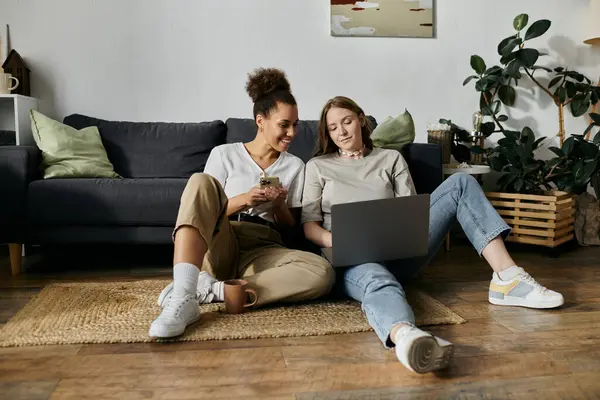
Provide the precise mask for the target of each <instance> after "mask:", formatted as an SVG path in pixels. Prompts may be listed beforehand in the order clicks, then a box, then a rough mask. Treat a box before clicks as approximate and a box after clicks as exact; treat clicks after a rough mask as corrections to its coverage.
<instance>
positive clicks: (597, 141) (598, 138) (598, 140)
mask: <svg viewBox="0 0 600 400" xmlns="http://www.w3.org/2000/svg"><path fill="white" fill-rule="evenodd" d="M593 142H594V144H600V131H598V133H596V136H594V140H593Z"/></svg>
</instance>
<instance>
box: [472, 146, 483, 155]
mask: <svg viewBox="0 0 600 400" xmlns="http://www.w3.org/2000/svg"><path fill="white" fill-rule="evenodd" d="M471 153H473V154H485V150H484V149H483V148H482V147H481V146H473V147H471Z"/></svg>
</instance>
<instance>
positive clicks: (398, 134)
mask: <svg viewBox="0 0 600 400" xmlns="http://www.w3.org/2000/svg"><path fill="white" fill-rule="evenodd" d="M371 139H372V140H373V146H375V147H382V148H384V149H394V150H398V151H400V150H402V148H403V147H404V146H405V145H407V144H409V143H412V142H414V140H415V123H414V121H413V118H412V115H410V113H409V112H408V110H404V112H403V113H402V114H400V115H398V116H397V117H394V118H392V117H387V118H386V119H385V120H384V121H383V122H382V123H381V124H379V125H377V127H376V128H375V130H374V131H373V133H372V134H371Z"/></svg>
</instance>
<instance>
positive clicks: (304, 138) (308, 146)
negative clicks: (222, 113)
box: [225, 116, 377, 163]
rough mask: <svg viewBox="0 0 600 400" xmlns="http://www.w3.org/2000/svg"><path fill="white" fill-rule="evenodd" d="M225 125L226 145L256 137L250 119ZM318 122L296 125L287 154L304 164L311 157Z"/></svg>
mask: <svg viewBox="0 0 600 400" xmlns="http://www.w3.org/2000/svg"><path fill="white" fill-rule="evenodd" d="M368 118H369V120H370V121H371V123H372V124H373V128H375V127H376V126H377V121H376V120H375V118H373V117H371V116H369V117H368ZM225 124H226V125H227V139H226V140H227V143H236V142H244V143H245V142H249V141H251V140H252V139H254V137H255V136H256V124H255V122H254V120H253V119H251V118H229V119H227V121H225ZM318 125H319V121H316V120H307V121H302V120H301V121H300V122H299V123H298V131H297V133H296V138H295V139H294V141H292V144H291V145H290V149H289V152H290V153H291V154H293V155H295V156H297V157H300V158H301V159H302V161H304V162H305V163H306V162H307V161H308V160H310V159H311V158H312V157H313V154H314V153H315V149H316V148H315V146H316V144H317V136H318V131H317V128H318Z"/></svg>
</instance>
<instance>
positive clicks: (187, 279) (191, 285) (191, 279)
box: [173, 263, 200, 295]
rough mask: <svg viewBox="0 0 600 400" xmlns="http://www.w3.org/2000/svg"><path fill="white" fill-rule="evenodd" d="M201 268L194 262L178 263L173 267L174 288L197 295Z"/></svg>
mask: <svg viewBox="0 0 600 400" xmlns="http://www.w3.org/2000/svg"><path fill="white" fill-rule="evenodd" d="M199 274H200V270H199V269H198V267H196V266H195V265H194V264H189V263H177V264H175V266H174V267H173V290H177V289H179V290H183V291H185V292H186V293H188V294H193V295H196V288H197V286H198V275H199Z"/></svg>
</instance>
